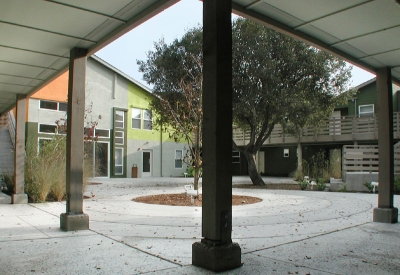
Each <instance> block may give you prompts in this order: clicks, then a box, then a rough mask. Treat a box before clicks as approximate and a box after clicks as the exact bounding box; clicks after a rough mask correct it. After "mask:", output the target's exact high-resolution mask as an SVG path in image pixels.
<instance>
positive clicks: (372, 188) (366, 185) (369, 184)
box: [364, 182, 374, 192]
mask: <svg viewBox="0 0 400 275" xmlns="http://www.w3.org/2000/svg"><path fill="white" fill-rule="evenodd" d="M364 186H365V187H367V188H368V190H369V192H372V191H373V190H374V187H373V186H372V184H371V183H370V182H366V183H364Z"/></svg>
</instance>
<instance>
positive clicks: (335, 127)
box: [233, 112, 400, 146]
mask: <svg viewBox="0 0 400 275" xmlns="http://www.w3.org/2000/svg"><path fill="white" fill-rule="evenodd" d="M393 137H394V138H395V139H400V113H399V112H396V113H394V114H393ZM233 139H234V141H235V142H236V144H237V145H239V146H240V145H246V144H247V143H248V142H249V140H250V135H249V133H248V132H243V130H242V129H239V128H234V130H233ZM377 139H378V117H377V115H374V116H368V117H367V116H363V117H358V116H345V117H340V118H334V117H331V118H329V119H326V120H325V121H323V123H322V124H321V126H320V127H318V128H314V127H304V128H303V129H302V131H301V135H300V137H296V136H294V135H292V134H289V133H286V132H285V130H284V129H283V127H282V126H281V125H280V124H277V125H275V127H274V130H273V131H272V133H271V135H270V136H269V138H268V139H267V140H266V141H265V143H264V144H269V145H271V144H285V143H297V142H298V141H300V142H327V141H354V140H377Z"/></svg>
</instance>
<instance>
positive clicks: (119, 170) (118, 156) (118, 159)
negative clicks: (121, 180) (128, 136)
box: [114, 148, 124, 175]
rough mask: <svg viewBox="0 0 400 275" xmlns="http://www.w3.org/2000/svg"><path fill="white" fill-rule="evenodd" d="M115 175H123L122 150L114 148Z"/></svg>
mask: <svg viewBox="0 0 400 275" xmlns="http://www.w3.org/2000/svg"><path fill="white" fill-rule="evenodd" d="M114 163H115V164H114V172H115V175H123V174H124V148H115V162H114Z"/></svg>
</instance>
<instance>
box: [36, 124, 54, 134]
mask: <svg viewBox="0 0 400 275" xmlns="http://www.w3.org/2000/svg"><path fill="white" fill-rule="evenodd" d="M40 125H49V126H55V127H56V129H57V124H48V123H38V129H37V132H38V134H44V135H55V134H58V131H57V132H54V133H49V132H40Z"/></svg>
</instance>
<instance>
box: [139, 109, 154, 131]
mask: <svg viewBox="0 0 400 275" xmlns="http://www.w3.org/2000/svg"><path fill="white" fill-rule="evenodd" d="M145 111H149V112H150V113H152V112H151V110H148V109H143V110H142V114H143V116H142V123H141V124H142V130H145V131H152V130H153V118H151V119H145V118H144V112H145ZM146 121H151V129H145V128H144V123H145V122H146Z"/></svg>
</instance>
